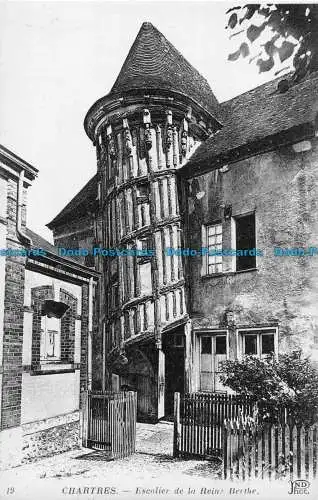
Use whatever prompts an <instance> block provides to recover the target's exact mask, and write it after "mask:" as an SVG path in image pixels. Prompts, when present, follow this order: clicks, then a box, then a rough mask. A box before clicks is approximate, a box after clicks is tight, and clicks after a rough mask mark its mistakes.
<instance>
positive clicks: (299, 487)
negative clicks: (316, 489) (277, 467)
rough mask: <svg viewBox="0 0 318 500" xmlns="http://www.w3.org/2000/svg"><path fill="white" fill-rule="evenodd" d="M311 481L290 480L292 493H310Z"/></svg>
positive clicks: (290, 492)
mask: <svg viewBox="0 0 318 500" xmlns="http://www.w3.org/2000/svg"><path fill="white" fill-rule="evenodd" d="M309 486H310V482H309V481H307V480H306V479H296V480H295V481H290V491H289V492H288V493H289V494H290V495H309Z"/></svg>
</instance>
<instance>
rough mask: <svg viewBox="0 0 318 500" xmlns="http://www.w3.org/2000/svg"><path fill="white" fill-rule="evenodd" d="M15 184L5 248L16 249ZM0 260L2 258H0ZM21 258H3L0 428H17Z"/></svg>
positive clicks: (10, 184)
mask: <svg viewBox="0 0 318 500" xmlns="http://www.w3.org/2000/svg"><path fill="white" fill-rule="evenodd" d="M16 205H17V182H16V181H15V180H13V179H9V180H8V183H7V247H9V248H12V249H20V248H21V247H22V245H21V244H20V243H19V241H18V239H17V234H16V216H17V206H16ZM1 258H3V257H1ZM25 260H26V259H25V257H6V263H5V289H4V294H5V297H4V315H3V322H4V327H3V352H2V354H3V358H2V359H3V376H2V401H1V428H2V429H7V428H9V427H14V426H17V425H19V423H20V419H21V380H22V347H23V301H24V271H25Z"/></svg>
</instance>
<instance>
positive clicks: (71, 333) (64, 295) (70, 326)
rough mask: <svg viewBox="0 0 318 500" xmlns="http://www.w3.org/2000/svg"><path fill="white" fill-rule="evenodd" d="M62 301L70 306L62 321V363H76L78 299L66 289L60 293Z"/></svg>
mask: <svg viewBox="0 0 318 500" xmlns="http://www.w3.org/2000/svg"><path fill="white" fill-rule="evenodd" d="M60 301H61V302H64V303H65V304H67V305H68V306H69V309H68V310H67V311H66V313H65V314H64V315H63V317H62V319H61V361H65V362H68V363H73V362H74V348H75V319H76V317H77V299H76V297H74V295H72V294H71V293H70V292H67V291H66V290H64V289H61V291H60Z"/></svg>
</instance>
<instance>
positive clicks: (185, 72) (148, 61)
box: [110, 23, 219, 117]
mask: <svg viewBox="0 0 318 500" xmlns="http://www.w3.org/2000/svg"><path fill="white" fill-rule="evenodd" d="M133 89H144V90H145V91H147V90H149V89H160V90H170V91H175V92H179V93H181V94H184V95H186V96H187V97H190V98H191V99H193V100H194V101H196V102H197V103H198V104H200V105H201V106H202V107H203V108H204V109H205V110H206V111H208V112H209V113H210V114H211V115H212V116H214V117H217V115H218V106H219V105H218V101H217V99H216V97H215V96H214V94H213V92H212V90H211V88H210V86H209V84H208V82H207V80H206V79H205V78H204V77H203V76H202V75H201V74H200V73H199V72H198V71H197V70H196V69H195V68H194V67H193V66H192V65H191V64H190V63H189V62H188V61H187V60H186V59H185V58H184V57H183V55H182V54H180V52H178V50H177V49H176V48H175V47H174V46H173V45H172V44H171V43H170V42H169V41H168V40H167V39H166V38H165V37H164V36H163V35H162V33H160V31H158V30H157V28H155V27H154V26H153V25H152V24H151V23H143V24H142V26H141V28H140V31H139V33H138V35H137V37H136V40H135V41H134V43H133V45H132V47H131V49H130V51H129V53H128V56H127V58H126V60H125V62H124V64H123V66H122V68H121V71H120V73H119V75H118V77H117V80H116V82H115V83H114V85H113V88H112V89H111V92H110V95H112V94H120V93H122V92H125V91H131V90H133Z"/></svg>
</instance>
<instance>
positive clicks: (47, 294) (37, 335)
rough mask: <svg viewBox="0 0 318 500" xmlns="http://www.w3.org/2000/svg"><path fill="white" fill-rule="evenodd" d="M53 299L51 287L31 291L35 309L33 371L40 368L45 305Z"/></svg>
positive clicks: (40, 287) (36, 288) (41, 287)
mask: <svg viewBox="0 0 318 500" xmlns="http://www.w3.org/2000/svg"><path fill="white" fill-rule="evenodd" d="M53 299H54V297H53V289H52V286H50V285H42V286H38V287H34V288H32V290H31V306H32V309H33V320H32V357H31V359H32V362H31V365H32V369H33V370H36V369H38V368H39V367H40V351H41V318H42V307H43V303H44V301H45V300H53Z"/></svg>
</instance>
